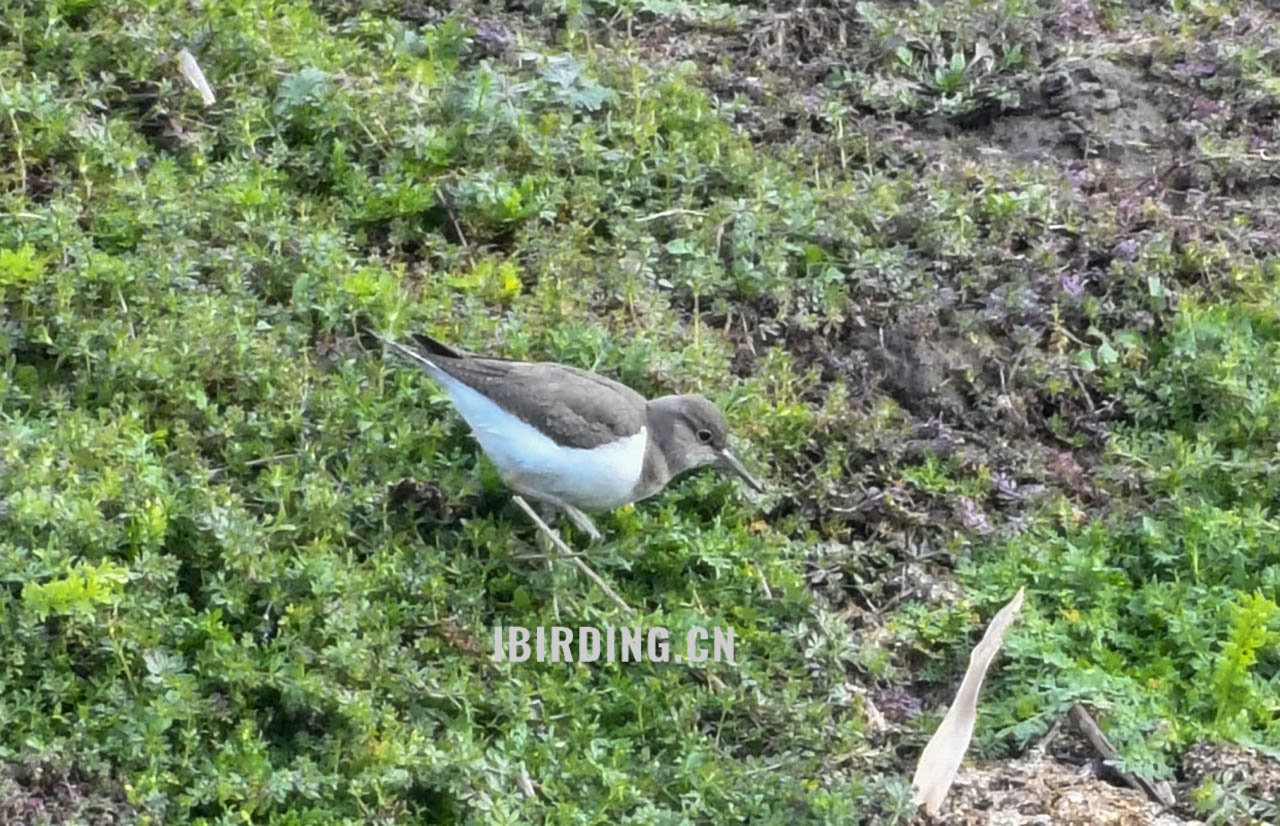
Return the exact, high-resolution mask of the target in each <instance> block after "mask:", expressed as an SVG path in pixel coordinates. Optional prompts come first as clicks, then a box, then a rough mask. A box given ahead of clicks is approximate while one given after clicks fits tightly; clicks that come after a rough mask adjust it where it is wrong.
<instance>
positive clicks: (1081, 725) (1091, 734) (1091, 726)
mask: <svg viewBox="0 0 1280 826" xmlns="http://www.w3.org/2000/svg"><path fill="white" fill-rule="evenodd" d="M1067 716H1068V717H1069V718H1070V720H1071V722H1072V723H1074V724H1075V727H1076V729H1077V730H1078V731H1079V732H1080V733H1081V734H1083V735H1084V737H1085V739H1086V740H1088V741H1089V743H1090V744H1091V745H1092V746H1093V747H1094V749H1095V750H1097V752H1098V754H1100V755H1102V758H1103V759H1104V760H1115V759H1116V757H1117V756H1119V752H1117V751H1116V747H1115V746H1113V745H1111V740H1110V739H1109V738H1108V737H1107V735H1106V734H1104V733H1103V731H1102V729H1101V728H1100V727H1099V726H1098V723H1097V722H1096V721H1095V720H1094V719H1093V715H1092V714H1090V713H1089V711H1088V710H1087V709H1086V708H1085V707H1084V706H1082V705H1080V704H1079V703H1076V704H1075V705H1074V706H1072V707H1071V711H1070V712H1068V714H1067ZM1118 771H1119V774H1120V777H1121V778H1122V779H1123V780H1124V782H1125V783H1128V784H1129V786H1130V787H1132V788H1133V789H1135V790H1137V791H1140V792H1142V793H1143V794H1145V795H1146V796H1147V797H1149V798H1151V799H1152V800H1154V801H1156V802H1157V803H1159V804H1161V805H1163V806H1166V807H1168V806H1172V805H1173V804H1174V799H1173V790H1172V789H1171V788H1170V787H1169V783H1168V781H1165V780H1157V781H1155V782H1154V783H1153V782H1150V781H1147V780H1144V779H1143V778H1141V777H1138V776H1137V775H1136V774H1134V773H1133V772H1129V771H1125V770H1123V769H1119V770H1118Z"/></svg>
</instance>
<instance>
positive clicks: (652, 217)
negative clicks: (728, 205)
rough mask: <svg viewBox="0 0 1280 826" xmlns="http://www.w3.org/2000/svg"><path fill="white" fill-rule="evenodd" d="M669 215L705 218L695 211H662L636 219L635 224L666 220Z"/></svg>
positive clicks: (705, 214)
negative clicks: (660, 219)
mask: <svg viewBox="0 0 1280 826" xmlns="http://www.w3.org/2000/svg"><path fill="white" fill-rule="evenodd" d="M669 215H696V216H697V217H699V218H705V217H707V213H705V212H701V211H699V210H696V209H664V210H663V211H662V212H655V213H653V214H652V215H646V216H644V217H643V218H637V219H636V223H637V224H643V223H644V222H645V221H656V220H658V219H659V218H666V217H667V216H669Z"/></svg>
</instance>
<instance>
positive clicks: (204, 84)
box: [178, 49, 217, 106]
mask: <svg viewBox="0 0 1280 826" xmlns="http://www.w3.org/2000/svg"><path fill="white" fill-rule="evenodd" d="M178 65H179V66H180V67H181V68H182V76H183V77H185V78H186V79H187V82H189V83H190V84H191V85H192V86H194V87H196V91H197V92H199V93H200V97H201V98H202V99H203V100H204V105H205V106H212V105H213V104H214V103H215V102H217V98H215V97H214V96H213V90H212V89H210V88H209V81H207V80H205V78H204V72H203V71H201V69H200V64H199V63H196V59H195V57H193V56H192V54H191V52H189V51H187V50H186V49H183V50H182V51H180V52H178Z"/></svg>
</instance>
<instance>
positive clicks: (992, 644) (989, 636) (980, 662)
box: [911, 588, 1025, 815]
mask: <svg viewBox="0 0 1280 826" xmlns="http://www.w3.org/2000/svg"><path fill="white" fill-rule="evenodd" d="M1024 590H1025V589H1023V588H1019V589H1018V593H1017V594H1016V595H1014V597H1013V599H1011V600H1009V604H1008V605H1006V606H1005V607H1003V608H1001V609H1000V611H999V612H998V613H997V614H996V615H995V617H993V618H992V620H991V624H990V625H988V626H987V633H985V634H983V635H982V642H980V643H978V644H977V646H975V647H974V649H973V651H972V652H971V653H970V654H969V669H968V670H967V671H965V673H964V680H963V681H962V682H961V683H960V690H959V691H957V692H956V699H955V701H954V702H953V703H952V704H951V708H949V709H947V716H946V717H944V718H943V719H942V725H940V726H938V730H937V731H936V732H934V735H933V737H932V738H931V739H930V740H929V745H927V746H925V747H924V753H922V754H921V755H920V762H919V763H917V764H916V774H915V777H913V778H912V779H911V788H912V789H913V790H914V793H915V802H916V805H917V806H919V805H921V804H923V805H924V810H925V811H926V812H928V813H929V814H931V815H935V814H937V813H938V809H940V808H941V807H942V801H943V800H945V799H946V797H947V792H948V791H949V790H950V789H951V783H952V781H954V780H955V779H956V772H958V771H959V770H960V761H961V760H963V759H964V753H965V752H966V751H968V749H969V741H970V740H971V739H972V738H973V724H974V722H975V721H976V719H977V716H978V692H979V691H981V690H982V681H983V680H984V679H986V677H987V667H988V666H990V665H991V660H992V658H994V657H995V655H996V652H998V651H999V650H1000V647H1001V646H1002V645H1004V632H1005V631H1006V630H1008V628H1009V625H1010V624H1011V623H1012V622H1013V621H1014V619H1016V618H1017V616H1018V611H1020V610H1021V609H1022V598H1023V592H1024Z"/></svg>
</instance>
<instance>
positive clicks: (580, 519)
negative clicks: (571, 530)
mask: <svg viewBox="0 0 1280 826" xmlns="http://www.w3.org/2000/svg"><path fill="white" fill-rule="evenodd" d="M560 510H562V511H564V515H565V516H567V517H569V521H570V522H572V523H573V524H574V525H576V526H577V527H578V530H580V531H582V532H583V533H585V534H586V535H587V536H589V537H591V541H592V542H602V541H604V537H603V536H601V535H600V531H598V530H596V526H595V525H594V524H592V522H591V517H589V516H587V515H586V514H585V513H583V512H582V511H580V510H578V509H577V508H575V507H574V506H573V505H561V506H560Z"/></svg>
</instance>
